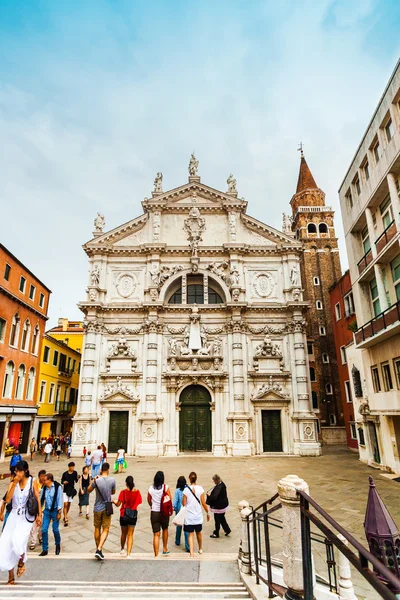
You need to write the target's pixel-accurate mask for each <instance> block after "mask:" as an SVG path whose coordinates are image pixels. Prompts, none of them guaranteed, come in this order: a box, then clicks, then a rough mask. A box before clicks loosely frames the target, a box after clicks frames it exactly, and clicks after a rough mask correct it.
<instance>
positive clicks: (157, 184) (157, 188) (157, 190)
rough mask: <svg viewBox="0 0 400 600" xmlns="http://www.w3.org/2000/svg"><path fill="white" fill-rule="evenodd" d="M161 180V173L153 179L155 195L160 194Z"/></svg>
mask: <svg viewBox="0 0 400 600" xmlns="http://www.w3.org/2000/svg"><path fill="white" fill-rule="evenodd" d="M162 180H163V175H162V173H161V172H160V171H159V172H158V173H157V175H156V177H155V179H154V192H155V193H156V194H162V191H163V189H162Z"/></svg>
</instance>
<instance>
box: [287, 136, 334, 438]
mask: <svg viewBox="0 0 400 600" xmlns="http://www.w3.org/2000/svg"><path fill="white" fill-rule="evenodd" d="M299 151H300V168H299V175H298V179H297V187H296V193H295V194H294V195H293V197H292V199H291V201H290V205H291V207H292V215H293V216H292V231H293V232H295V234H296V237H297V239H298V240H299V241H301V242H302V243H303V254H302V257H301V263H300V265H301V281H302V285H303V288H304V298H305V299H306V300H308V302H309V304H310V310H309V313H308V319H307V321H308V324H307V341H308V346H309V354H310V356H309V364H310V373H311V379H312V381H311V390H312V401H313V408H314V409H316V410H317V411H319V418H320V421H321V426H322V427H327V426H329V425H335V424H337V425H340V424H341V421H342V419H341V394H340V386H339V373H338V369H337V366H336V357H335V350H334V348H335V345H334V340H333V327H332V316H331V308H330V302H329V287H330V286H331V285H332V284H333V283H335V282H336V281H337V280H338V279H339V278H340V277H341V274H342V272H341V267H340V258H339V249H338V243H337V238H336V235H335V229H334V211H333V210H332V208H331V207H330V206H326V205H325V194H324V192H323V191H322V190H321V189H320V188H319V187H318V186H317V184H316V181H315V179H314V176H313V174H312V173H311V170H310V167H309V166H308V164H307V161H306V159H305V156H304V151H303V145H302V144H300V147H299ZM332 349H333V353H332Z"/></svg>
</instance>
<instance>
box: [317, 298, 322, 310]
mask: <svg viewBox="0 0 400 600" xmlns="http://www.w3.org/2000/svg"><path fill="white" fill-rule="evenodd" d="M316 305H317V310H323V306H322V302H321V300H317V302H316Z"/></svg>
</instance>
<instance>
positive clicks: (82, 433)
mask: <svg viewBox="0 0 400 600" xmlns="http://www.w3.org/2000/svg"><path fill="white" fill-rule="evenodd" d="M86 428H87V425H78V427H76V429H75V441H76V442H84V441H85V440H86Z"/></svg>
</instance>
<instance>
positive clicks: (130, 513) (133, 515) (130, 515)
mask: <svg viewBox="0 0 400 600" xmlns="http://www.w3.org/2000/svg"><path fill="white" fill-rule="evenodd" d="M125 502H126V500H125V491H124V504H125ZM137 514H138V512H137V510H136V509H132V508H125V514H124V516H125V518H126V519H129V520H130V521H133V520H135V519H137Z"/></svg>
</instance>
